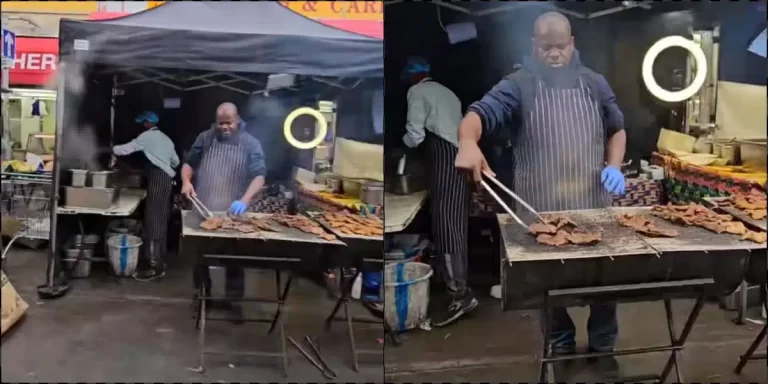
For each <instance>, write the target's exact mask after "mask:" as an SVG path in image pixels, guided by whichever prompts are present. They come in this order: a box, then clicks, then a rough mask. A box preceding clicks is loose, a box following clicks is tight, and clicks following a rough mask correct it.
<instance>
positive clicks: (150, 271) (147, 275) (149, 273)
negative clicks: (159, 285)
mask: <svg viewBox="0 0 768 384" xmlns="http://www.w3.org/2000/svg"><path fill="white" fill-rule="evenodd" d="M163 276H165V269H162V268H147V269H145V270H141V271H137V272H136V273H135V274H134V275H133V279H134V280H136V281H142V282H146V281H152V280H154V279H157V278H160V277H163Z"/></svg>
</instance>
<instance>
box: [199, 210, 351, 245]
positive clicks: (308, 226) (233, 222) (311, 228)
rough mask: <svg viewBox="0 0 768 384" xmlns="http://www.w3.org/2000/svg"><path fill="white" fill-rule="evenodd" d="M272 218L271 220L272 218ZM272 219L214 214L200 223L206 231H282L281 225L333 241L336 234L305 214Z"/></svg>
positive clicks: (276, 216) (278, 216)
mask: <svg viewBox="0 0 768 384" xmlns="http://www.w3.org/2000/svg"><path fill="white" fill-rule="evenodd" d="M270 219H271V220H270ZM270 219H266V218H255V217H253V218H252V217H243V216H227V217H221V216H214V217H210V218H208V219H206V220H205V221H203V222H202V223H200V228H202V229H205V230H206V231H217V230H219V229H230V230H236V231H239V232H242V233H253V232H256V231H263V232H282V231H283V229H282V228H280V226H279V225H275V224H274V223H273V222H272V221H274V222H275V223H277V224H280V225H282V226H285V227H288V228H296V229H298V230H300V231H302V232H305V233H309V234H312V235H315V236H317V237H319V238H321V239H323V240H327V241H333V240H336V236H334V235H332V234H330V233H327V232H325V231H324V230H323V229H322V228H321V227H320V226H319V225H318V224H317V223H315V222H314V221H312V220H310V219H309V218H307V217H305V216H291V215H274V216H272V217H271V218H270Z"/></svg>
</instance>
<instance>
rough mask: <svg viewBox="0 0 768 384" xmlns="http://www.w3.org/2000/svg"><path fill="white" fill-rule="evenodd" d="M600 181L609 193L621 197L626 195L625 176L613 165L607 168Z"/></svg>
mask: <svg viewBox="0 0 768 384" xmlns="http://www.w3.org/2000/svg"><path fill="white" fill-rule="evenodd" d="M600 181H601V182H602V183H603V187H604V188H605V190H606V191H608V193H612V194H615V195H619V196H621V195H623V194H624V188H625V186H624V184H625V182H624V174H623V173H621V171H620V170H619V169H618V168H616V167H614V166H612V165H609V166H607V167H605V168H604V169H603V172H602V173H601V174H600Z"/></svg>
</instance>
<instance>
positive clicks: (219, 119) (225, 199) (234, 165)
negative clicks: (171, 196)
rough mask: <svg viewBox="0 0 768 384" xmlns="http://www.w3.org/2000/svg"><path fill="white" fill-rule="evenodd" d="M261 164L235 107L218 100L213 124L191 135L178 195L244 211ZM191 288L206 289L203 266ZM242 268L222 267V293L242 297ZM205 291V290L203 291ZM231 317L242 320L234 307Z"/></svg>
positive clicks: (260, 181) (259, 181) (259, 180)
mask: <svg viewBox="0 0 768 384" xmlns="http://www.w3.org/2000/svg"><path fill="white" fill-rule="evenodd" d="M265 175H266V165H265V162H264V152H263V151H262V149H261V143H259V141H258V140H257V139H256V138H255V137H253V136H251V135H250V134H248V132H246V131H245V123H243V122H242V120H240V117H239V115H238V113H237V107H235V105H234V104H232V103H224V104H221V105H220V106H219V107H218V108H217V109H216V123H214V124H213V125H212V126H211V128H210V129H208V130H206V131H204V132H203V133H201V134H200V135H198V136H197V139H195V142H194V144H192V148H191V149H190V151H189V154H188V155H187V160H186V162H185V163H184V165H183V166H182V168H181V181H182V187H181V193H182V194H183V195H184V196H185V197H187V198H188V199H189V198H190V197H192V196H197V198H198V199H200V201H201V202H202V203H203V204H205V206H206V207H208V209H209V210H211V211H212V212H223V211H229V212H230V213H232V214H234V215H240V214H242V213H244V212H245V211H246V210H247V209H248V206H249V205H250V202H251V200H252V199H253V198H254V197H255V196H256V195H257V194H258V193H259V191H260V190H261V188H262V187H264V177H265ZM194 279H195V287H197V288H199V286H200V282H201V281H203V280H201V279H205V281H207V285H206V286H207V287H208V289H209V290H210V286H211V285H210V274H209V271H208V268H206V267H203V266H198V267H197V268H196V271H195V276H194ZM243 284H244V271H243V269H242V268H227V269H226V291H227V292H226V294H227V296H229V297H231V298H241V297H242V296H243V289H244V286H243ZM206 295H208V293H207V294H206ZM231 308H232V309H233V311H234V312H235V318H236V319H241V318H242V311H241V307H240V306H239V305H233V306H232V307H231Z"/></svg>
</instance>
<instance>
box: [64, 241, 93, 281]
mask: <svg viewBox="0 0 768 384" xmlns="http://www.w3.org/2000/svg"><path fill="white" fill-rule="evenodd" d="M81 251H82V256H81V255H80V252H81ZM65 254H66V256H65V257H64V258H63V259H62V262H63V263H64V268H66V270H67V271H72V272H71V275H70V277H72V278H73V279H83V278H86V277H88V276H90V275H91V264H92V261H91V259H92V258H93V248H89V247H83V248H80V247H78V246H76V247H73V248H69V249H67V250H66V251H65ZM78 257H79V258H80V261H78V260H77V259H78ZM75 263H77V264H75Z"/></svg>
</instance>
